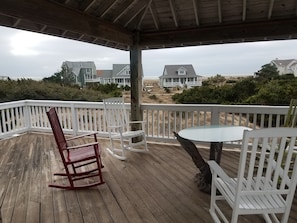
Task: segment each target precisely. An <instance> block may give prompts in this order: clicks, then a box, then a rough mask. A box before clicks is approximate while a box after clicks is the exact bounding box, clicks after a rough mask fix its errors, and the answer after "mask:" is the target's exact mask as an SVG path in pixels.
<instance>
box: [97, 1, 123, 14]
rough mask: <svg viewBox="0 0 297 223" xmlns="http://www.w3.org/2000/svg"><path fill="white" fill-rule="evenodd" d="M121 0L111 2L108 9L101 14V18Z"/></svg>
mask: <svg viewBox="0 0 297 223" xmlns="http://www.w3.org/2000/svg"><path fill="white" fill-rule="evenodd" d="M118 1H119V0H115V1H114V2H113V3H111V4H110V5H109V6H108V7H107V8H106V9H105V11H104V12H103V13H102V14H101V16H100V17H101V18H103V17H104V16H105V15H106V14H107V13H108V12H109V10H110V9H112V8H113V7H114V6H115V5H116V4H117V3H118Z"/></svg>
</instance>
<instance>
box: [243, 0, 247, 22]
mask: <svg viewBox="0 0 297 223" xmlns="http://www.w3.org/2000/svg"><path fill="white" fill-rule="evenodd" d="M245 20H246V0H242V21H243V22H244V21H245Z"/></svg>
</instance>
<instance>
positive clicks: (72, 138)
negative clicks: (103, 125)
mask: <svg viewBox="0 0 297 223" xmlns="http://www.w3.org/2000/svg"><path fill="white" fill-rule="evenodd" d="M96 134H97V133H96V132H90V133H86V134H82V135H79V136H74V137H71V138H67V139H66V141H71V140H75V139H80V138H83V137H85V136H91V135H96Z"/></svg>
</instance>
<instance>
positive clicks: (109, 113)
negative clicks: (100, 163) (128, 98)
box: [103, 97, 148, 160]
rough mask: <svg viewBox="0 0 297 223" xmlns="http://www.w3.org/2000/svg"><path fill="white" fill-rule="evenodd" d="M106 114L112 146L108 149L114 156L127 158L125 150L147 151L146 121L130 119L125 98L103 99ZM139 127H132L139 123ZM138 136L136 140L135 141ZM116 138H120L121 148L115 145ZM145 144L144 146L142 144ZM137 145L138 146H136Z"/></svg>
mask: <svg viewBox="0 0 297 223" xmlns="http://www.w3.org/2000/svg"><path fill="white" fill-rule="evenodd" d="M103 103H104V114H105V118H106V125H107V128H108V133H109V139H110V148H107V151H108V152H109V153H110V154H111V155H112V156H114V157H116V158H118V159H120V160H125V159H126V154H125V150H130V151H134V152H147V151H148V148H147V143H146V134H145V128H144V127H145V123H144V122H143V121H129V118H128V117H129V116H128V112H127V110H126V107H125V103H124V99H123V98H120V97H118V98H108V99H105V100H103ZM137 124H138V127H139V129H137V130H134V129H132V127H133V125H137ZM133 138H136V140H137V141H136V142H133ZM114 140H120V148H116V147H115V145H116V144H115V143H114ZM141 145H143V147H142V148H140V146H141ZM136 147H137V148H136Z"/></svg>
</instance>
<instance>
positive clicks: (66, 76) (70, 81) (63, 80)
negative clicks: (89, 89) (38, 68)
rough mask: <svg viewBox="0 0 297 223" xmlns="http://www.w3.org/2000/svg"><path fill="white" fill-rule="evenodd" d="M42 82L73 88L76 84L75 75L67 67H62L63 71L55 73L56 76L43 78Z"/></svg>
mask: <svg viewBox="0 0 297 223" xmlns="http://www.w3.org/2000/svg"><path fill="white" fill-rule="evenodd" d="M42 80H43V81H46V82H52V83H59V84H61V85H63V86H71V85H74V84H75V83H76V78H75V75H74V74H73V73H72V72H71V71H69V70H67V69H66V68H65V67H62V68H61V71H59V72H56V73H54V75H52V76H50V77H46V78H43V79H42Z"/></svg>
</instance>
